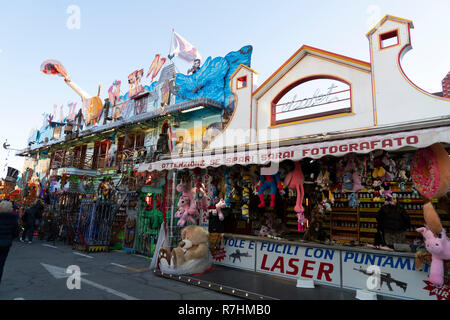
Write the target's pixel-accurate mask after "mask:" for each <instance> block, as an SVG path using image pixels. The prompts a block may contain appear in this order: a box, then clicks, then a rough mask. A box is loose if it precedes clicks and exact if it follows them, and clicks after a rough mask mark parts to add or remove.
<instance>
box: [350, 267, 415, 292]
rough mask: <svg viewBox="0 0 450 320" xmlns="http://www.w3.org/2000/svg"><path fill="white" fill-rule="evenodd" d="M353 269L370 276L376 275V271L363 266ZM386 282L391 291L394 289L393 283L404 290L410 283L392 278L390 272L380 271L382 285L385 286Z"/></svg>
mask: <svg viewBox="0 0 450 320" xmlns="http://www.w3.org/2000/svg"><path fill="white" fill-rule="evenodd" d="M353 270H356V271H359V272H361V273H363V274H365V275H368V276H372V275H374V272H367V270H364V269H362V268H361V267H360V268H359V269H356V268H353ZM384 282H386V285H387V287H388V288H389V291H393V289H392V286H391V284H392V283H395V284H396V285H397V286H398V287H400V288H402V289H403V292H406V288H407V287H408V284H407V283H406V282H402V281H399V280H395V279H393V278H392V276H391V274H390V273H385V272H382V273H380V287H381V286H383V283H384Z"/></svg>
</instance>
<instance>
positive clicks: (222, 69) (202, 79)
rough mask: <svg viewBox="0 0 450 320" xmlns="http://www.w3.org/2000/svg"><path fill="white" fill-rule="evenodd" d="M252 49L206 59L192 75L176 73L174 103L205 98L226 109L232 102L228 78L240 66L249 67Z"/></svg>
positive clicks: (243, 49)
mask: <svg viewBox="0 0 450 320" xmlns="http://www.w3.org/2000/svg"><path fill="white" fill-rule="evenodd" d="M252 51H253V47H252V46H250V45H249V46H245V47H242V48H241V49H240V50H238V51H232V52H230V53H228V54H227V55H226V56H225V57H224V58H222V57H217V58H214V59H212V58H211V57H208V58H207V59H206V61H205V63H203V65H202V66H201V68H200V69H199V70H198V71H197V72H196V73H194V74H192V75H185V74H182V73H177V74H176V77H175V94H176V99H175V103H179V102H183V101H188V100H191V99H195V98H199V97H206V98H209V99H212V100H215V101H218V102H221V103H222V104H223V106H224V107H225V108H226V107H227V106H229V105H230V104H232V103H233V102H234V97H233V95H232V93H231V89H230V86H229V82H230V76H231V74H232V73H233V72H234V71H235V70H236V69H237V67H238V66H239V65H241V64H243V65H245V66H247V67H250V63H251V55H252Z"/></svg>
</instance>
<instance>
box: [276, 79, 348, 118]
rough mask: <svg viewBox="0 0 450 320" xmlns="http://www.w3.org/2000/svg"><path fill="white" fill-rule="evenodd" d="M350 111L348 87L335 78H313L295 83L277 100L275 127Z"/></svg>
mask: <svg viewBox="0 0 450 320" xmlns="http://www.w3.org/2000/svg"><path fill="white" fill-rule="evenodd" d="M351 111H352V100H351V87H350V85H349V84H347V83H346V82H343V81H340V80H337V79H333V78H321V79H314V78H313V79H311V80H307V81H303V80H302V81H300V82H296V83H294V84H293V85H291V86H289V87H288V88H287V89H285V90H283V91H282V92H281V93H280V94H279V95H278V97H276V98H275V100H274V101H273V103H272V125H277V124H282V123H289V122H293V121H299V120H305V119H311V118H318V117H324V116H329V115H334V114H339V113H349V112H351Z"/></svg>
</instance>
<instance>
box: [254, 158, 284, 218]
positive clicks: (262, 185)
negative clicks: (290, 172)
mask: <svg viewBox="0 0 450 320" xmlns="http://www.w3.org/2000/svg"><path fill="white" fill-rule="evenodd" d="M269 165H270V164H269ZM277 187H278V189H279V191H280V192H281V191H283V184H282V183H281V180H280V173H278V172H277V173H276V174H272V175H260V178H259V184H258V187H257V191H258V196H259V200H260V202H259V205H258V208H264V207H265V206H266V202H265V201H264V191H266V190H267V189H270V207H271V208H272V209H273V208H275V196H276V193H277Z"/></svg>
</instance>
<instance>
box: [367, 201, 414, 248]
mask: <svg viewBox="0 0 450 320" xmlns="http://www.w3.org/2000/svg"><path fill="white" fill-rule="evenodd" d="M376 219H377V224H378V233H379V234H380V235H379V237H380V239H377V240H378V241H376V242H381V243H378V244H381V245H387V246H389V247H391V248H392V247H393V246H394V243H407V241H406V234H405V231H406V230H407V229H408V228H410V226H411V219H410V217H409V215H408V213H407V212H406V210H405V209H403V208H401V207H400V205H399V203H398V202H397V201H396V200H395V199H394V198H392V197H391V196H386V202H385V203H384V205H383V206H382V207H381V208H380V210H378V213H377V216H376ZM375 245H377V243H375Z"/></svg>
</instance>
